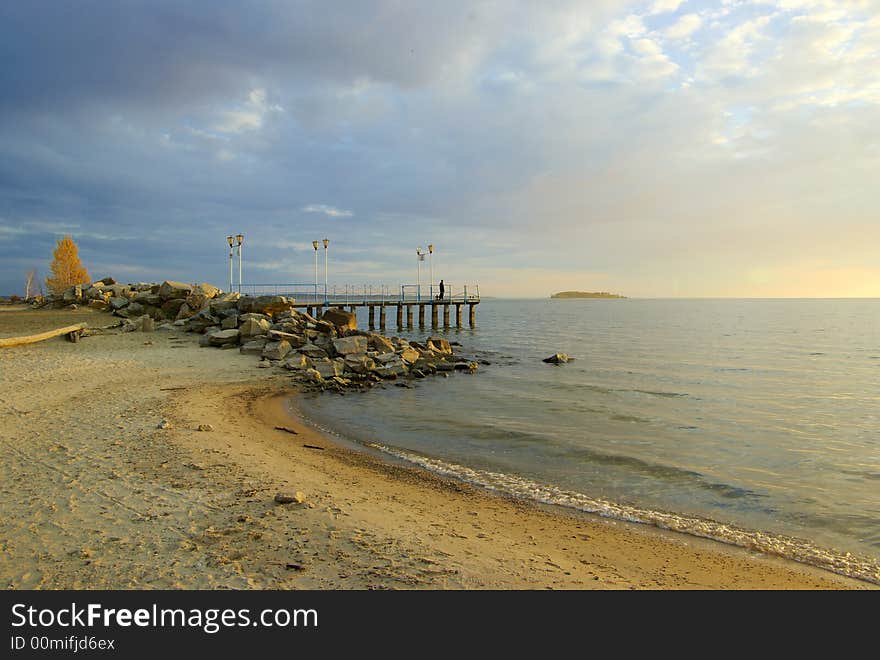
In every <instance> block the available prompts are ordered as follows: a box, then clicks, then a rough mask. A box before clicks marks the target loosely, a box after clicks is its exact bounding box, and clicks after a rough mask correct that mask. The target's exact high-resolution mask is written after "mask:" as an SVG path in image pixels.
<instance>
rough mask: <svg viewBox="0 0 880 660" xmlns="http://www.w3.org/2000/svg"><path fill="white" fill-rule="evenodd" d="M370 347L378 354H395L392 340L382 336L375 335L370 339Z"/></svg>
mask: <svg viewBox="0 0 880 660" xmlns="http://www.w3.org/2000/svg"><path fill="white" fill-rule="evenodd" d="M368 342H369V346H370V348H372V349H373V350H374V351H376V352H377V353H393V352H394V344H392V343H391V340H390V339H388V337H383V336H382V335H377V334H376V333H373V334H371V335H370V337H369V340H368Z"/></svg>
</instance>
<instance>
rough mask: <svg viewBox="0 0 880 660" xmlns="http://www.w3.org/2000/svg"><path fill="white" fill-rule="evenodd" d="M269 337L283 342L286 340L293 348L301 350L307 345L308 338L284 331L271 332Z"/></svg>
mask: <svg viewBox="0 0 880 660" xmlns="http://www.w3.org/2000/svg"><path fill="white" fill-rule="evenodd" d="M269 336H270V337H272V338H274V339H277V340H279V341H280V340H281V339H284V340H285V341H287V343H288V344H290V346H291V347H292V348H299V347H300V346H304V345H305V343H306V338H305V337H304V336H303V335H297V334H294V333H292V332H284V331H282V330H269Z"/></svg>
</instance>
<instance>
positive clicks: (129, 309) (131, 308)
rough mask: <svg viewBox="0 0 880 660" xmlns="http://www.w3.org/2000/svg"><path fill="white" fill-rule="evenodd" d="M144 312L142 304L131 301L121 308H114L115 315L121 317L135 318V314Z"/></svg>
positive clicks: (138, 314)
mask: <svg viewBox="0 0 880 660" xmlns="http://www.w3.org/2000/svg"><path fill="white" fill-rule="evenodd" d="M142 314H144V306H143V305H141V304H140V303H136V302H131V303H128V305H126V306H125V307H123V308H122V309H117V310H116V315H117V316H122V317H123V318H135V317H136V316H141V315H142Z"/></svg>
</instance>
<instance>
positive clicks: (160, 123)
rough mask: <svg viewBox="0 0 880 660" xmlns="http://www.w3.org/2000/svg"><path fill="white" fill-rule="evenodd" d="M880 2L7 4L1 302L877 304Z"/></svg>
mask: <svg viewBox="0 0 880 660" xmlns="http://www.w3.org/2000/svg"><path fill="white" fill-rule="evenodd" d="M878 53H880V0H863V1H854V2H843V1H841V0H834V1H830V0H829V1H827V2H826V1H822V0H775V1H772V0H744V1H738V0H716V1H715V2H698V1H696V0H647V1H644V0H641V1H637V2H624V1H616V0H590V1H589V2H587V1H582V2H568V1H565V0H549V1H544V2H532V1H531V0H529V1H525V2H515V1H512V0H511V1H500V0H497V1H488V2H481V1H480V0H466V1H462V2H459V1H458V0H444V2H421V3H417V2H399V1H391V0H387V1H376V2H361V1H358V2H333V3H326V2H308V1H280V0H275V1H273V0H264V1H262V2H251V3H246V2H241V1H240V0H229V1H223V0H211V1H210V2H209V1H207V0H206V1H204V2H199V1H198V0H193V1H189V2H181V1H180V0H172V1H165V0H150V1H148V2H135V1H125V0H115V1H112V2H111V1H110V0H106V1H103V2H96V1H90V0H78V1H76V2H72V1H68V2H64V1H62V0H55V1H53V2H44V1H40V0H28V1H27V2H4V3H2V4H0V293H15V292H19V293H21V292H22V290H23V279H24V278H23V276H24V273H25V271H26V270H28V269H29V268H32V267H37V268H38V269H40V272H41V275H43V276H45V273H46V270H47V267H48V262H49V259H50V257H51V251H52V248H53V246H54V243H55V241H56V240H57V239H58V238H59V237H60V236H62V235H64V234H68V233H69V234H71V235H72V236H73V237H74V239H75V240H76V241H77V242H78V243H79V245H80V249H81V255H82V257H83V261H84V263H85V265H86V266H87V268H88V269H89V271H90V273H91V274H92V275H93V276H94V277H95V278H99V277H102V276H104V275H107V274H110V275H113V276H115V277H116V278H117V279H121V280H124V281H151V280H155V279H157V278H174V279H180V280H184V281H209V282H212V283H215V284H218V285H223V284H224V282H226V281H227V279H228V275H227V267H228V266H227V264H228V261H227V250H228V249H227V247H226V240H225V237H226V236H227V234H229V233H237V232H242V233H243V234H244V235H245V245H244V255H245V275H244V279H245V281H249V282H279V283H289V282H311V281H312V280H313V254H314V252H313V250H312V247H311V241H312V240H313V239H321V238H324V237H327V238H329V239H330V253H329V254H330V268H329V270H330V281H331V284H333V283H334V282H335V283H338V284H344V283H357V284H362V283H371V284H378V283H386V284H392V285H396V284H398V283H402V282H407V283H409V282H414V281H415V280H416V248H417V247H418V246H422V247H424V246H425V245H426V244H427V243H433V244H434V245H435V246H436V248H435V249H436V252H435V255H434V257H435V258H434V270H435V273H436V278H437V279H440V278H441V277H443V278H444V279H445V280H446V281H447V282H452V283H454V284H456V285H458V284H463V283H479V284H480V285H481V289H482V292H483V293H484V294H486V295H498V296H516V295H522V296H545V295H549V294H550V293H551V292H553V291H558V290H562V289H585V290H610V291H616V292H621V293H624V294H627V295H631V296H880V194H878V191H880V185H878V181H880V57H878Z"/></svg>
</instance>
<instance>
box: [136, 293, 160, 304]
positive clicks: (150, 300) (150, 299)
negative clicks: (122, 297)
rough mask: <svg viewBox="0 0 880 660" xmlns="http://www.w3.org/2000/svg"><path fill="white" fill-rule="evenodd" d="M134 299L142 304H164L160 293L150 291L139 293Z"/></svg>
mask: <svg viewBox="0 0 880 660" xmlns="http://www.w3.org/2000/svg"><path fill="white" fill-rule="evenodd" d="M133 300H134V302H138V303H140V304H142V305H152V306H153V307H158V306H160V305H161V304H162V298H161V297H160V296H159V295H158V294H155V293H150V292H149V291H144V292H141V293H138V294H137V295H136V296H135V297H134V299H133Z"/></svg>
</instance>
